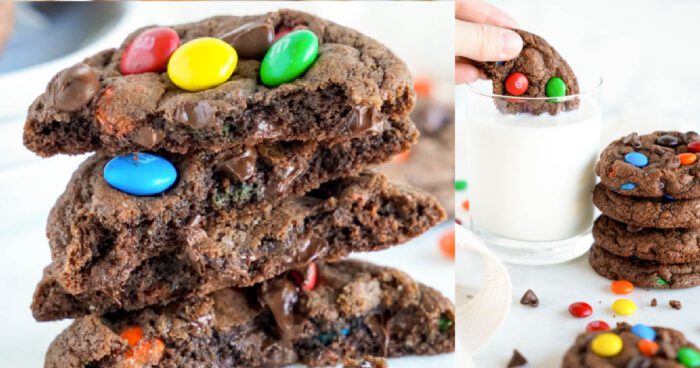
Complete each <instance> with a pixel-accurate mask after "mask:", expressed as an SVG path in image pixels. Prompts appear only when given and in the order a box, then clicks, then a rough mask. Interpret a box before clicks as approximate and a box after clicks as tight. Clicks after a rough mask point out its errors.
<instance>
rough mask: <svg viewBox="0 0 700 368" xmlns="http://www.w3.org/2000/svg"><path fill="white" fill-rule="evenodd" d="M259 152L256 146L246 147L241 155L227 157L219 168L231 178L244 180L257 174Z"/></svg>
mask: <svg viewBox="0 0 700 368" xmlns="http://www.w3.org/2000/svg"><path fill="white" fill-rule="evenodd" d="M257 161H258V152H257V151H256V150H255V147H246V148H245V149H244V150H243V152H242V153H241V154H239V155H235V156H230V157H226V158H225V159H224V161H222V162H221V163H219V164H217V168H218V169H219V170H221V171H223V172H224V174H226V175H228V176H229V177H230V178H234V179H238V181H240V182H244V181H246V180H248V179H250V178H251V177H252V176H253V175H254V174H255V167H256V163H257Z"/></svg>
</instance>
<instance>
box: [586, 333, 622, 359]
mask: <svg viewBox="0 0 700 368" xmlns="http://www.w3.org/2000/svg"><path fill="white" fill-rule="evenodd" d="M622 345H623V344H622V339H621V338H620V336H617V335H615V334H614V333H612V332H606V333H602V334H600V335H598V336H596V337H595V338H594V339H593V341H591V350H593V352H594V353H595V354H596V355H598V356H602V357H606V358H609V357H614V356H615V355H617V354H620V352H621V351H622Z"/></svg>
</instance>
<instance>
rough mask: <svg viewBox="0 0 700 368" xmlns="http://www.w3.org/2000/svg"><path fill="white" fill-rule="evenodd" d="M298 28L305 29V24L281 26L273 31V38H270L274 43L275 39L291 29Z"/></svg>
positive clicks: (286, 33)
mask: <svg viewBox="0 0 700 368" xmlns="http://www.w3.org/2000/svg"><path fill="white" fill-rule="evenodd" d="M298 29H306V26H304V25H298V26H294V27H286V26H285V27H282V28H280V29H278V30H277V31H276V32H275V38H273V39H272V42H273V43H274V42H276V41H277V40H279V39H280V38H282V37H284V36H286V35H288V34H289V33H291V32H292V31H296V30H298Z"/></svg>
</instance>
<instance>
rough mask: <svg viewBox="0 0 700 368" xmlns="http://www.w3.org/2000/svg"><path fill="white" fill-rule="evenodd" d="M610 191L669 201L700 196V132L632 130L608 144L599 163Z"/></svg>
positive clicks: (600, 173)
mask: <svg viewBox="0 0 700 368" xmlns="http://www.w3.org/2000/svg"><path fill="white" fill-rule="evenodd" d="M596 174H598V176H600V181H601V183H603V185H605V186H606V187H607V188H609V189H610V190H613V191H615V192H617V193H619V194H622V195H626V196H635V197H659V198H663V199H665V200H666V201H668V202H672V201H674V200H676V199H691V198H700V134H698V133H696V132H685V133H682V132H666V131H658V132H654V133H651V134H645V135H639V134H637V133H631V134H629V135H627V136H626V137H622V138H620V139H618V140H616V141H614V142H612V143H610V145H608V147H607V148H606V149H605V150H604V151H603V152H602V153H601V155H600V161H598V164H597V166H596Z"/></svg>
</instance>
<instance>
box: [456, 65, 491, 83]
mask: <svg viewBox="0 0 700 368" xmlns="http://www.w3.org/2000/svg"><path fill="white" fill-rule="evenodd" d="M484 78H486V76H485V75H484V73H482V72H481V71H480V70H479V69H477V68H476V67H474V65H470V64H465V63H460V62H455V84H461V83H471V82H474V81H476V80H478V79H484Z"/></svg>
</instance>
